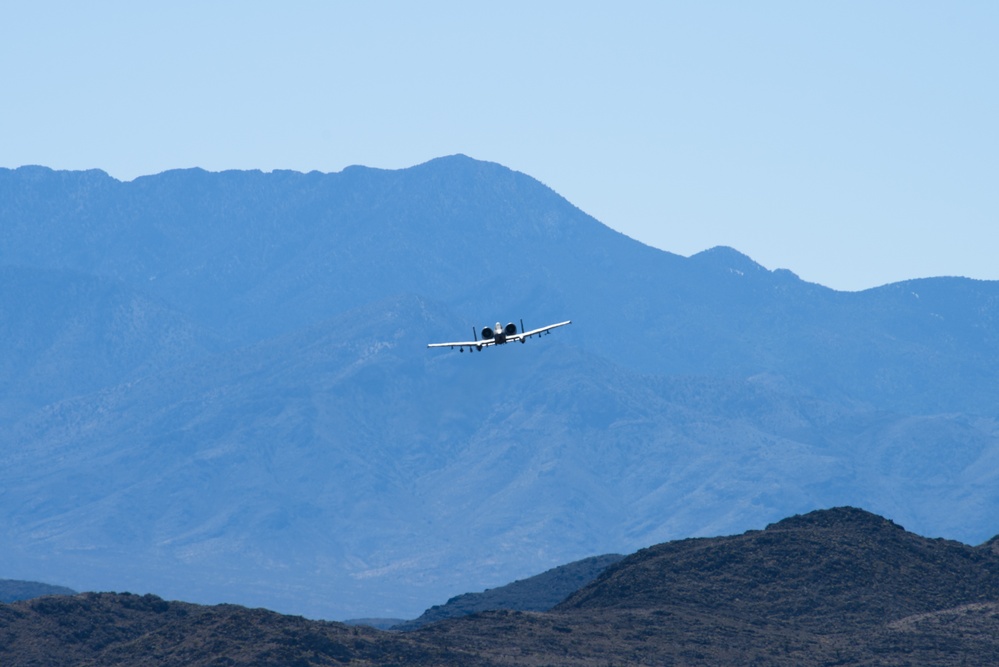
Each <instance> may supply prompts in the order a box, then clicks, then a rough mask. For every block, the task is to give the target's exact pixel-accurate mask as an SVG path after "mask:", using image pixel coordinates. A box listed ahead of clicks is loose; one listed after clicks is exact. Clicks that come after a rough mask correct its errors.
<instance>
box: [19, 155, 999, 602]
mask: <svg viewBox="0 0 999 667" xmlns="http://www.w3.org/2000/svg"><path fill="white" fill-rule="evenodd" d="M676 224H683V222H682V221H677V222H676ZM0 234H2V236H0V266H2V267H3V268H2V269H0V314H2V321H0V345H2V346H3V349H4V350H6V351H8V352H9V353H5V355H4V356H3V361H2V362H0V364H2V365H0V371H2V374H0V429H2V430H0V448H2V449H0V464H2V465H0V535H2V538H3V542H4V544H5V553H4V556H3V561H2V562H0V564H2V565H3V567H4V568H5V570H4V571H0V575H3V576H11V577H18V578H27V579H42V580H49V581H60V582H64V583H66V584H68V585H71V586H73V587H74V588H77V589H90V590H93V589H105V590H107V589H110V590H122V589H128V590H133V591H136V592H145V591H151V592H155V593H157V594H159V595H163V596H165V597H168V598H180V599H185V600H190V601H195V602H219V601H230V602H239V603H243V604H249V605H262V606H268V607H271V608H273V609H276V610H279V611H285V612H293V613H304V614H308V615H312V616H319V617H325V618H347V617H359V616H395V617H403V618H412V617H415V616H416V615H418V614H419V613H420V612H421V611H422V610H423V609H425V608H427V607H428V606H429V605H431V604H434V603H438V602H440V601H442V600H446V599H448V598H450V597H452V596H454V595H456V594H459V593H463V592H466V591H470V590H482V589H483V588H487V587H492V586H496V585H499V584H504V583H506V582H509V581H512V580H514V579H518V578H522V577H524V576H528V575H532V574H535V573H537V572H540V571H543V570H545V569H548V568H550V567H553V566H556V565H561V564H563V563H567V562H570V561H573V560H578V559H580V558H584V557H587V556H591V555H594V554H598V553H608V552H626V551H630V550H634V549H637V548H640V547H643V546H646V545H648V544H653V543H655V542H661V541H664V540H668V539H675V538H682V537H689V536H700V535H717V534H722V533H733V532H738V531H740V530H744V529H745V528H747V527H749V526H752V525H759V524H761V523H765V522H767V521H772V520H776V519H778V518H780V517H782V516H787V515H788V514H793V513H799V512H806V511H809V510H812V509H815V508H820V507H829V506H832V505H846V504H849V505H860V506H863V507H866V508H869V509H871V510H872V511H876V512H878V513H880V514H883V515H885V516H887V517H889V518H892V519H894V520H897V521H899V522H901V523H904V524H905V525H906V526H907V527H910V528H912V529H914V530H917V531H918V532H920V533H922V534H926V535H931V536H933V535H939V536H945V537H950V538H954V539H959V540H962V541H964V542H967V543H972V544H977V543H979V542H982V541H984V540H985V539H987V538H989V537H992V536H993V535H995V534H996V533H997V532H999V528H997V525H996V522H995V519H994V517H995V516H997V515H999V492H997V489H999V479H997V478H999V424H997V421H996V419H997V417H999V415H997V409H996V406H997V405H999V383H996V382H995V378H996V377H997V372H999V347H997V342H999V283H997V282H983V281H971V280H966V279H959V278H935V279H923V280H913V281H908V282H904V283H898V284H894V285H888V286H885V287H881V288H878V289H873V290H868V291H865V292H859V293H843V292H836V291H833V290H829V289H826V288H824V287H821V286H819V285H814V284H809V283H805V282H802V281H801V280H799V279H798V278H797V277H795V276H794V275H793V274H791V273H790V272H787V271H782V270H777V271H768V270H766V269H764V268H763V267H760V266H759V265H757V264H755V263H754V262H752V260H750V259H749V258H747V257H745V256H743V255H741V254H739V253H738V252H736V251H735V250H732V249H728V248H716V249H713V250H710V251H706V252H704V253H700V254H698V255H695V256H693V257H690V258H684V257H680V256H677V255H673V254H670V253H666V252H662V251H659V250H656V249H653V248H649V247H647V246H644V245H642V244H640V243H637V242H636V241H633V240H631V239H629V238H627V237H625V236H623V235H621V234H618V233H616V232H614V231H612V230H610V229H609V228H607V227H605V226H603V225H602V224H600V223H599V222H598V221H596V220H594V219H593V218H591V217H589V216H587V215H586V214H584V213H583V212H581V211H579V210H578V209H576V208H575V207H573V206H572V205H571V204H570V203H569V202H567V201H565V200H564V199H563V198H561V197H559V196H558V195H557V194H556V193H554V192H552V191H551V190H550V189H548V188H546V187H545V186H543V185H542V184H540V183H538V182H537V181H535V180H533V179H531V178H530V177H528V176H526V175H523V174H519V173H517V172H513V171H510V170H508V169H506V168H504V167H502V166H500V165H496V164H491V163H484V162H479V161H475V160H472V159H470V158H467V157H464V156H453V157H449V158H442V159H438V160H434V161H432V162H429V163H426V164H424V165H420V166H417V167H413V168H411V169H404V170H399V171H383V170H375V169H367V168H362V167H352V168H349V169H346V170H344V171H343V172H341V173H337V174H320V173H310V174H299V173H294V172H273V173H269V174H265V173H260V172H223V173H208V172H204V171H201V170H196V169H195V170H183V171H174V172H166V173H164V174H160V175H157V176H148V177H143V178H138V179H136V180H134V181H131V182H127V183H123V182H119V181H116V180H114V179H112V178H110V177H108V176H107V175H106V174H104V173H102V172H99V171H88V172H56V171H51V170H48V169H45V168H41V167H25V168H21V169H17V170H0ZM521 317H523V318H524V320H525V324H526V325H527V326H529V327H531V326H540V325H543V324H547V323H549V322H554V321H559V320H562V319H570V318H571V319H572V320H573V325H572V326H570V327H567V328H564V329H560V330H558V331H556V332H554V333H553V334H552V335H551V336H548V337H545V338H544V339H542V340H541V341H538V340H532V341H530V342H528V343H527V344H526V345H516V346H515V347H505V348H497V349H492V350H487V351H485V352H482V353H475V354H469V353H467V352H466V353H464V354H459V353H458V352H457V351H454V352H451V351H447V350H443V351H442V350H427V349H426V347H425V345H426V343H427V342H430V341H440V340H451V339H455V338H465V337H467V336H469V335H470V334H471V331H470V329H471V328H472V326H478V327H481V326H482V325H485V324H493V323H494V322H495V321H496V320H503V321H504V322H505V321H507V320H513V321H517V320H518V319H519V318H521Z"/></svg>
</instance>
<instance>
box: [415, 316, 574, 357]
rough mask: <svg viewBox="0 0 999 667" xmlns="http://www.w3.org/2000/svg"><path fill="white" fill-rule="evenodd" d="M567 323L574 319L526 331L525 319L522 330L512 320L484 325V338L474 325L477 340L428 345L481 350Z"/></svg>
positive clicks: (522, 339)
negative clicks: (503, 325)
mask: <svg viewBox="0 0 999 667" xmlns="http://www.w3.org/2000/svg"><path fill="white" fill-rule="evenodd" d="M566 324H572V320H566V321H565V322H559V323H558V324H549V325H548V326H546V327H541V328H540V329H532V330H531V331H524V320H521V321H520V332H519V333H518V332H517V325H516V324H514V323H513V322H510V323H509V324H507V325H506V326H505V327H501V326H500V323H499V322H497V323H496V327H495V328H490V327H483V329H482V338H481V340H480V339H479V337H478V336H476V335H475V327H472V338H474V339H475V340H459V341H455V342H452V343H430V344H429V345H427V347H449V348H451V349H452V350H453V349H454V348H458V351H459V352H464V351H465V348H466V347H467V348H468V351H469V352H471V351H473V350H481V349H482V348H484V347H489V346H490V345H503V344H504V343H513V342H516V341H518V340H519V341H520V342H521V343H525V342H527V339H528V338H530V337H531V336H540V335H541V334H546V335H547V334H550V333H551V330H552V329H555V328H557V327H564V326H565V325H566Z"/></svg>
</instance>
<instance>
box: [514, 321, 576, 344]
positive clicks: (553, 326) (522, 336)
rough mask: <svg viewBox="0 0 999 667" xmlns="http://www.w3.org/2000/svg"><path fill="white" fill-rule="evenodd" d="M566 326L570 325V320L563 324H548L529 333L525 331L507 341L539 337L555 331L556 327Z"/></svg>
mask: <svg viewBox="0 0 999 667" xmlns="http://www.w3.org/2000/svg"><path fill="white" fill-rule="evenodd" d="M566 324H572V320H566V321H565V322H559V323H558V324H549V325H548V326H546V327H541V328H540V329H532V330H531V331H525V332H524V333H519V334H517V335H516V336H510V338H509V339H508V340H526V339H528V338H530V337H531V336H540V335H541V334H543V333H547V332H549V331H551V330H552V329H557V328H558V327H564V326H565V325H566Z"/></svg>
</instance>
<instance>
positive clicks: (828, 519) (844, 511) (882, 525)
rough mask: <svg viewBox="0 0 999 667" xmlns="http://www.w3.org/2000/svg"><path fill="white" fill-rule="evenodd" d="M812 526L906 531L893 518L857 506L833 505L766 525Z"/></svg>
mask: <svg viewBox="0 0 999 667" xmlns="http://www.w3.org/2000/svg"><path fill="white" fill-rule="evenodd" d="M802 528H806V529H810V528H835V529H838V530H874V529H891V530H898V531H903V532H904V531H905V529H904V528H902V526H899V525H898V524H896V523H895V522H894V521H892V520H891V519H886V518H884V517H881V516H878V515H877V514H873V513H871V512H867V511H865V510H862V509H858V508H856V507H833V508H831V509H825V510H815V511H814V512H808V513H807V514H796V515H794V516H791V517H788V518H786V519H782V520H781V521H778V522H776V523H772V524H770V525H769V526H767V527H766V530H767V531H778V530H797V529H802Z"/></svg>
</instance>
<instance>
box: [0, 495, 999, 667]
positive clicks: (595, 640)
mask: <svg viewBox="0 0 999 667" xmlns="http://www.w3.org/2000/svg"><path fill="white" fill-rule="evenodd" d="M997 595H999V556H996V555H995V554H993V553H992V552H991V551H988V550H983V549H975V548H973V547H969V546H965V545H962V544H958V543H954V542H944V541H940V540H930V539H926V538H923V537H920V536H918V535H915V534H912V533H908V532H906V531H905V530H903V529H902V528H901V527H899V526H897V525H894V524H893V523H892V522H890V521H887V520H885V519H883V518H881V517H878V516H875V515H872V514H869V513H867V512H864V511H862V510H857V509H852V508H835V509H831V510H822V511H817V512H811V513H809V514H807V515H803V516H797V517H792V518H790V519H786V520H783V521H780V522H778V523H776V524H773V525H771V526H768V527H767V528H766V529H765V530H762V531H759V530H754V531H750V532H748V533H745V534H742V535H734V536H730V537H717V538H710V539H703V540H682V541H679V542H671V543H666V544H660V545H656V546H653V547H650V548H647V549H644V550H642V551H640V552H638V553H635V554H632V555H631V556H628V557H627V558H625V559H623V560H620V561H618V562H617V563H616V564H614V565H612V566H610V568H609V569H608V570H606V571H605V574H604V575H602V576H600V577H599V578H598V579H597V580H596V581H595V582H593V583H592V584H590V585H589V586H587V587H585V588H584V589H583V590H581V591H579V593H578V594H577V595H575V596H573V597H572V598H570V599H569V600H567V601H566V602H565V603H564V604H562V605H559V606H558V607H556V608H555V609H554V610H552V611H550V612H519V611H485V612H481V613H478V614H475V615H472V616H463V617H461V618H456V619H448V620H443V621H439V622H436V623H431V624H429V625H426V626H424V627H422V628H420V629H418V630H416V631H414V632H406V633H400V632H382V631H377V630H374V629H372V628H364V627H350V626H347V625H343V624H340V623H328V622H321V621H308V620H305V619H303V618H301V617H290V616H282V615H279V614H275V613H273V612H270V611H267V610H263V609H246V608H244V607H238V606H233V605H219V606H213V607H203V606H198V605H192V604H188V603H184V602H167V601H165V600H163V599H161V598H159V597H157V596H153V595H145V596H137V595H131V594H127V593H122V594H110V593H105V594H95V593H85V594H82V595H77V596H75V597H61V598H55V597H52V598H42V599H38V600H32V601H28V602H19V603H16V604H14V605H0V627H3V632H4V641H3V642H0V661H2V662H3V664H4V665H8V664H9V665H35V664H45V665H53V666H54V667H59V666H60V665H106V666H113V665H139V664H156V665H161V666H164V667H169V666H171V665H178V666H179V665H185V666H187V665H194V666H198V665H217V664H223V663H224V664H235V665H244V664H246V665H251V664H252V665H275V666H277V665H303V666H307V665H348V666H349V665H355V666H357V667H360V666H363V665H388V664H392V665H398V666H399V667H410V666H412V667H416V666H418V665H471V666H473V667H475V666H481V667H492V666H499V665H546V664H557V665H567V666H570V667H573V666H579V667H583V666H592V665H606V664H628V665H664V664H683V665H694V666H699V665H703V666H709V665H710V666H720V665H736V664H738V665H744V664H745V665H751V664H766V665H774V666H777V667H784V666H788V667H789V666H792V665H832V664H850V665H886V664H905V665H913V666H916V667H922V666H927V667H929V666H933V667H949V666H950V665H967V664H974V665H991V664H996V661H997V660H999V600H997Z"/></svg>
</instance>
